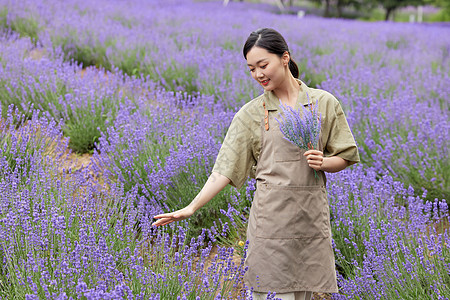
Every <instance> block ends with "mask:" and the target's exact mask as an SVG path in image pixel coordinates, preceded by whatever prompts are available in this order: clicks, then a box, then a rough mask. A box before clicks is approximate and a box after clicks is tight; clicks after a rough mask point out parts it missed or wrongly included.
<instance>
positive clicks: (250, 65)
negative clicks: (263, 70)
mask: <svg viewBox="0 0 450 300" xmlns="http://www.w3.org/2000/svg"><path fill="white" fill-rule="evenodd" d="M266 59H267V58H263V59H260V60H258V61H257V62H256V64H259V63H260V62H262V61H264V60H266ZM247 66H249V67H252V66H253V65H252V64H247Z"/></svg>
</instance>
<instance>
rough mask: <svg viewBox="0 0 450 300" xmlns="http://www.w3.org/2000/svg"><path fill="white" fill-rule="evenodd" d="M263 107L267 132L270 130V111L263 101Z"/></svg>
mask: <svg viewBox="0 0 450 300" xmlns="http://www.w3.org/2000/svg"><path fill="white" fill-rule="evenodd" d="M263 107H264V128H265V129H266V131H268V130H269V111H268V110H267V108H266V102H265V101H263Z"/></svg>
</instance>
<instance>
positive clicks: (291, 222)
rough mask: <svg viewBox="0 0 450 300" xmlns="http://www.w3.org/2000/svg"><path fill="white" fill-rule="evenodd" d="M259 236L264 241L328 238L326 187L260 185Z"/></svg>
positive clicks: (257, 227) (257, 221) (256, 199)
mask: <svg viewBox="0 0 450 300" xmlns="http://www.w3.org/2000/svg"><path fill="white" fill-rule="evenodd" d="M253 201H254V202H255V201H256V203H257V205H255V209H256V210H257V211H255V214H256V216H257V218H256V223H257V224H256V236H258V237H261V238H272V239H277V238H280V239H282V238H311V237H329V236H330V230H329V226H327V224H329V221H328V214H329V207H328V200H327V197H326V190H325V187H322V186H278V185H269V184H260V185H258V187H257V189H256V193H255V198H254V200H253Z"/></svg>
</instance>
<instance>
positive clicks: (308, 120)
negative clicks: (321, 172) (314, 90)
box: [276, 96, 322, 178]
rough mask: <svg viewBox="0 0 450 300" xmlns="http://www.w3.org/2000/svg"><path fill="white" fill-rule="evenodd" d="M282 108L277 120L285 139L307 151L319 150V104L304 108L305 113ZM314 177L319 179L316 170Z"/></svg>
mask: <svg viewBox="0 0 450 300" xmlns="http://www.w3.org/2000/svg"><path fill="white" fill-rule="evenodd" d="M308 100H309V96H308ZM280 102H281V101H280ZM308 102H309V101H308ZM280 106H281V112H282V113H281V114H280V119H276V120H277V122H278V124H279V125H280V130H281V132H282V133H283V135H284V138H285V139H287V140H288V141H290V142H291V143H293V144H294V145H297V146H298V147H300V148H302V149H305V150H311V149H318V148H319V134H320V124H321V120H322V116H321V115H320V113H318V111H317V102H316V105H313V104H312V103H308V107H307V108H305V107H304V106H302V109H303V113H300V109H298V110H295V109H293V108H292V107H290V106H288V105H283V104H281V105H280ZM314 175H315V177H316V178H318V175H317V172H316V170H314Z"/></svg>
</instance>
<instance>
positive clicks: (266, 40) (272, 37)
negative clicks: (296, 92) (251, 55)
mask: <svg viewBox="0 0 450 300" xmlns="http://www.w3.org/2000/svg"><path fill="white" fill-rule="evenodd" d="M253 47H259V48H263V49H266V50H267V51H268V52H269V53H273V54H276V55H278V56H279V57H282V56H283V54H284V52H286V51H287V52H288V53H289V54H290V52H289V47H288V45H287V43H286V41H285V40H284V38H283V36H282V35H281V34H280V33H279V32H278V31H276V30H274V29H272V28H261V29H258V30H256V31H253V32H252V33H250V35H249V37H248V38H247V41H246V42H245V45H244V49H242V50H243V53H244V58H245V59H247V53H248V52H249V51H250V50H251V49H252V48H253ZM289 70H290V71H291V73H292V75H293V76H294V77H295V78H298V75H299V73H298V66H297V64H296V63H295V62H294V60H293V59H292V58H291V59H290V60H289Z"/></svg>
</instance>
